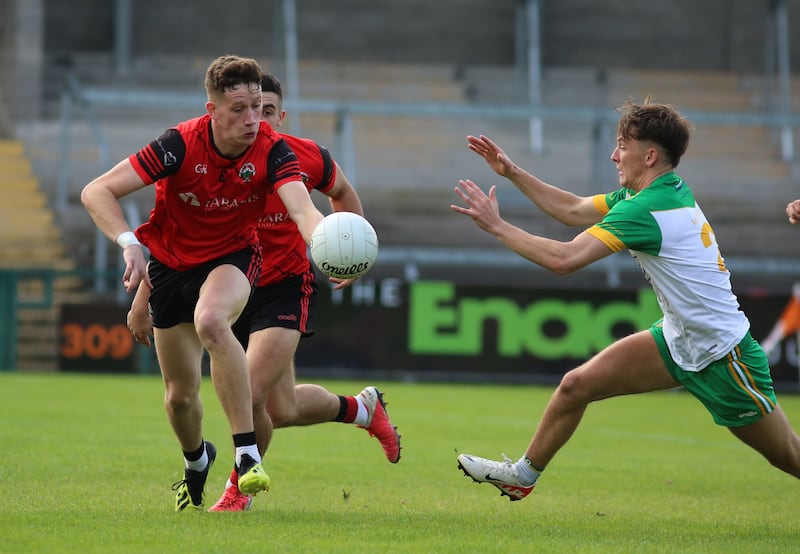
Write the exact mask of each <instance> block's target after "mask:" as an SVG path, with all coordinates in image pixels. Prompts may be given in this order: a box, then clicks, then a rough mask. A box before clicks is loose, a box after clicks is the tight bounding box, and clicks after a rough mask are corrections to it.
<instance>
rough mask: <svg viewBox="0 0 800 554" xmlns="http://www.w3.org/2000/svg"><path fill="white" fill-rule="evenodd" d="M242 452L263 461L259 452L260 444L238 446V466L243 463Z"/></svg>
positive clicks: (257, 460)
mask: <svg viewBox="0 0 800 554" xmlns="http://www.w3.org/2000/svg"><path fill="white" fill-rule="evenodd" d="M242 454H248V455H249V456H250V457H251V458H253V459H254V460H255V461H256V462H260V461H261V454H259V453H258V446H256V445H255V444H251V445H249V446H237V447H236V467H239V466H240V465H242Z"/></svg>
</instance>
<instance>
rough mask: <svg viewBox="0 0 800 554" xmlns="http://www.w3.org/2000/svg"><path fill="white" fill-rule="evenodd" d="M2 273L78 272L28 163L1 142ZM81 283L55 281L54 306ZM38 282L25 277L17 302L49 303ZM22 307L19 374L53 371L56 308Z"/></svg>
mask: <svg viewBox="0 0 800 554" xmlns="http://www.w3.org/2000/svg"><path fill="white" fill-rule="evenodd" d="M0 194H2V196H3V199H4V200H3V203H2V205H0V269H2V270H30V269H34V270H36V269H45V270H46V269H55V270H69V269H73V268H74V264H73V262H72V260H71V259H70V258H69V256H68V255H67V249H66V247H65V244H64V242H63V240H62V237H61V232H60V230H59V228H58V226H57V225H56V222H55V217H54V215H53V212H52V211H51V210H50V207H49V206H48V203H47V199H46V197H45V195H44V194H43V193H42V191H41V190H40V187H39V181H38V179H37V178H36V177H34V176H33V171H32V167H31V162H30V159H29V158H28V156H27V154H26V152H25V149H24V147H23V144H22V142H21V141H18V140H10V139H5V140H0ZM79 285H80V280H79V279H77V278H75V277H57V278H56V279H55V280H54V281H53V290H52V293H53V301H54V304H55V305H57V304H58V302H59V301H60V299H61V298H62V297H63V296H64V295H66V294H71V293H72V291H74V290H75V288H76V287H77V286H79ZM45 286H46V285H45V284H44V282H43V281H42V279H40V278H36V277H34V278H26V277H21V278H20V279H19V280H18V286H17V297H18V298H19V300H20V301H22V302H40V301H44V300H45V299H46V291H45ZM55 305H54V306H51V307H49V308H21V309H19V310H18V313H17V316H18V322H17V333H18V341H17V358H18V367H19V368H20V369H26V370H27V369H31V370H34V369H52V368H54V367H55V365H54V364H55V360H56V357H57V349H58V336H57V328H58V326H57V319H58V314H57V309H56V307H55Z"/></svg>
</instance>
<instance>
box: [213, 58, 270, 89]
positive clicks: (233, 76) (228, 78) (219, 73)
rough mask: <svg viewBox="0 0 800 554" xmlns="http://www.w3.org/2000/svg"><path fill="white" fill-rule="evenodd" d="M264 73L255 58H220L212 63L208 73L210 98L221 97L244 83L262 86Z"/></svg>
mask: <svg viewBox="0 0 800 554" xmlns="http://www.w3.org/2000/svg"><path fill="white" fill-rule="evenodd" d="M263 73H264V72H263V71H262V69H261V66H260V65H259V64H258V62H257V61H256V60H254V59H253V58H242V57H240V56H220V57H219V58H217V59H216V60H214V61H213V62H211V65H209V66H208V70H207V71H206V80H205V86H206V93H207V94H208V96H209V98H210V97H212V96H220V95H222V94H224V93H225V91H228V90H230V89H231V88H233V87H235V86H237V85H241V84H243V83H246V84H249V83H254V84H260V83H261V75H262V74H263Z"/></svg>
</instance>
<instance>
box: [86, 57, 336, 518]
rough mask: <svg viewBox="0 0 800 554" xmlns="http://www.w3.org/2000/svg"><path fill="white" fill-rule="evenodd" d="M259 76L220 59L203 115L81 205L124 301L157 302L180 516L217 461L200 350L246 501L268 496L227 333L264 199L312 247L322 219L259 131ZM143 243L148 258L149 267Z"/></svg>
mask: <svg viewBox="0 0 800 554" xmlns="http://www.w3.org/2000/svg"><path fill="white" fill-rule="evenodd" d="M261 75H262V70H261V67H260V66H259V64H258V63H257V62H256V61H255V60H253V59H250V58H241V57H238V56H222V57H220V58H217V59H216V60H214V61H213V62H212V63H211V65H210V66H209V67H208V70H207V72H206V78H205V88H206V92H207V94H208V102H207V103H206V111H207V113H206V114H205V115H203V116H201V117H197V118H194V119H191V120H188V121H185V122H182V123H180V124H178V125H177V126H175V127H173V128H170V129H168V130H166V131H165V132H164V133H163V134H162V135H161V136H159V137H158V138H157V139H155V140H154V141H153V142H151V143H150V144H149V145H147V146H146V147H144V148H142V149H141V150H140V151H139V152H137V153H136V154H134V155H132V156H130V157H128V158H126V159H124V160H122V161H121V162H119V163H118V164H117V165H116V166H115V167H113V168H112V169H111V170H109V171H108V172H106V173H105V174H103V175H101V176H99V177H97V178H96V179H94V180H93V181H92V182H90V183H89V184H88V185H86V187H84V189H83V191H82V194H81V200H82V202H83V204H84V205H85V207H86V209H87V210H88V212H89V214H90V215H91V217H92V219H93V220H94V222H95V224H96V225H97V227H98V228H99V229H100V230H101V231H102V232H103V233H104V234H105V235H106V236H108V237H109V238H110V239H112V240H115V241H116V242H117V244H118V245H119V246H120V247H121V248H122V254H123V259H124V261H125V272H124V274H123V281H124V284H125V287H126V290H128V292H131V291H133V290H135V289H136V287H137V286H138V285H139V284H140V283H142V286H143V287H144V288H146V289H148V292H149V293H150V299H149V300H150V307H151V309H152V314H153V322H152V323H153V326H154V339H155V345H156V353H157V356H158V361H159V365H160V368H161V372H162V375H163V379H164V386H165V389H166V393H165V399H164V403H165V408H166V412H167V416H168V418H169V421H170V424H171V425H172V428H173V431H174V433H175V436H176V437H177V439H178V442H179V444H180V446H181V449H182V450H183V454H184V478H183V479H182V480H181V481H178V482H177V483H175V485H174V486H173V489H174V490H175V491H176V499H175V509H176V510H177V511H180V510H184V509H185V508H187V507H190V508H194V509H202V508H203V489H204V487H205V482H206V479H207V477H208V471H209V469H210V467H211V465H212V464H213V462H214V458H215V457H216V449H215V448H214V445H213V444H212V443H210V442H208V441H205V440H204V437H203V426H202V414H203V407H202V402H201V399H200V384H201V370H200V368H201V363H200V362H201V357H202V354H203V349H205V350H207V351H208V353H209V357H210V359H211V366H212V368H213V371H212V376H213V383H214V388H215V390H216V392H217V396H218V398H219V400H220V403H221V404H222V407H223V410H224V412H225V415H226V417H227V419H228V423H229V425H230V429H231V433H232V435H233V444H234V447H235V459H236V466H237V468H238V469H237V477H236V480H237V484H238V486H239V487H240V489H241V490H242V491H245V492H247V493H251V494H255V493H257V492H259V491H262V490H268V488H269V477H268V476H267V474H266V473H265V472H264V470H263V468H262V466H261V454H260V451H259V449H258V446H257V441H256V433H255V428H254V424H253V410H252V402H251V388H250V379H249V375H248V368H247V359H246V356H245V352H244V349H243V348H242V346H241V344H239V342H238V341H237V340H236V337H235V336H234V334H233V331H232V329H231V326H232V324H233V322H234V321H236V320H237V318H238V317H239V315H240V313H241V312H242V310H243V309H244V307H245V305H246V303H247V300H248V298H249V297H250V295H251V292H252V290H253V287H254V286H255V284H256V281H257V279H258V276H259V270H260V268H261V248H260V246H259V244H258V237H257V231H256V223H257V221H258V218H259V217H260V216H261V215H262V214H263V212H264V208H265V206H266V199H267V196H269V193H271V192H275V194H276V195H278V196H280V197H281V199H282V200H283V202H284V203H285V205H286V207H287V212H288V213H290V214H291V217H292V219H293V220H294V221H295V222H296V223H297V226H298V227H299V229H300V231H301V233H302V235H303V236H304V237H306V238H307V239H308V240H309V241H310V237H311V233H312V232H313V229H314V227H315V226H316V225H317V224H318V223H319V221H321V220H322V217H323V216H322V214H321V213H320V212H319V210H317V209H316V207H315V206H314V204H313V203H312V202H311V201H310V198H309V195H308V191H307V189H306V188H305V185H304V184H303V181H302V178H301V176H300V169H299V164H298V162H297V157H296V155H295V154H294V153H293V152H292V150H291V149H290V148H289V146H288V145H287V144H286V142H285V141H284V140H283V139H282V138H281V137H280V135H279V134H278V133H276V132H275V131H274V130H273V129H272V128H271V127H270V126H269V125H268V124H266V123H263V122H261V121H260V116H261ZM152 183H155V205H154V207H153V209H152V211H151V212H150V217H149V220H148V221H147V222H145V223H144V224H143V225H141V226H140V227H139V228H137V229H136V232H135V233H134V232H132V231H131V228H130V227H129V225H128V223H127V222H126V220H125V218H124V216H123V213H122V209H121V207H120V203H119V198H121V197H124V196H126V195H128V194H131V193H133V192H134V191H136V190H139V189H141V188H143V187H145V186H147V185H149V184H152ZM139 241H141V244H144V245H145V246H146V247H147V248H148V249H149V251H150V254H151V257H150V262H149V263H148V264H147V265H145V259H144V254H143V250H142V248H141V244H140V242H139ZM151 287H152V290H151V291H150V290H149V289H150V288H151Z"/></svg>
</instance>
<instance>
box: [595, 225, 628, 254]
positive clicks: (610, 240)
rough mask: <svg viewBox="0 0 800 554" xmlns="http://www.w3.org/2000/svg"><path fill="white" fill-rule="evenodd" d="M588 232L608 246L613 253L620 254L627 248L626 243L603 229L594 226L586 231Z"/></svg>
mask: <svg viewBox="0 0 800 554" xmlns="http://www.w3.org/2000/svg"><path fill="white" fill-rule="evenodd" d="M586 232H587V233H589V234H590V235H592V236H593V237H594V238H596V239H598V240H599V241H600V242H602V243H603V244H605V245H606V246H608V248H609V250H611V251H612V252H620V251H622V250H625V248H627V247H626V246H625V243H624V242H622V241H621V240H620V239H619V238H617V236H616V235H614V234H613V233H609V232H608V231H606V230H605V229H603V228H602V227H598V226H597V225H593V226H592V227H589V228H588V229H586Z"/></svg>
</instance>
